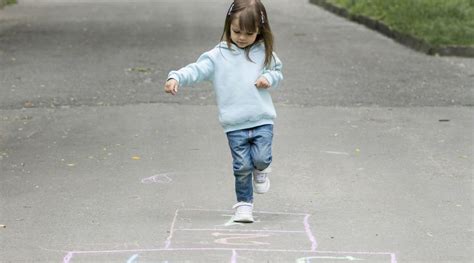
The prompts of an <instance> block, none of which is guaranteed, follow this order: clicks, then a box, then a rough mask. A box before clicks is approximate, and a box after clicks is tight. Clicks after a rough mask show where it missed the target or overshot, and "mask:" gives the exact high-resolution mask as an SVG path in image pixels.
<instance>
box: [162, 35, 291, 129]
mask: <svg viewBox="0 0 474 263" xmlns="http://www.w3.org/2000/svg"><path fill="white" fill-rule="evenodd" d="M249 56H250V59H251V60H252V61H253V62H252V61H249V60H248V59H247V56H246V55H245V50H244V49H241V48H238V47H237V46H236V45H234V44H232V46H231V48H228V47H227V43H226V42H221V43H219V44H218V45H217V46H216V47H215V48H213V49H212V50H210V51H208V52H205V53H204V54H202V55H201V56H200V57H199V59H198V60H197V61H196V62H195V63H191V64H189V65H187V66H185V67H183V68H181V69H180V70H177V71H171V72H170V73H169V74H168V79H170V78H172V79H176V80H177V81H178V82H179V85H180V86H190V85H193V84H195V83H197V82H200V81H204V80H209V81H212V83H213V85H214V89H215V92H216V97H217V106H218V108H219V122H220V123H221V125H222V127H223V128H224V131H225V132H230V131H235V130H241V129H248V128H252V127H257V126H260V125H264V124H273V119H275V118H276V112H275V107H274V106H273V102H272V98H271V96H270V93H269V89H262V88H257V87H255V82H256V81H257V79H258V78H259V77H260V76H263V77H265V78H266V79H267V80H268V82H269V83H270V85H271V86H272V88H275V87H277V86H278V85H279V83H280V81H281V80H282V79H283V75H282V73H281V69H282V64H281V62H280V60H279V59H278V57H277V56H276V54H275V53H273V59H272V63H271V66H270V68H266V67H265V68H264V67H263V63H264V60H265V46H264V45H263V43H257V44H255V45H254V46H252V47H251V49H250V53H249Z"/></svg>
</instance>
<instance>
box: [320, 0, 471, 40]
mask: <svg viewBox="0 0 474 263" xmlns="http://www.w3.org/2000/svg"><path fill="white" fill-rule="evenodd" d="M327 1H328V2H330V3H332V4H335V5H337V6H341V7H344V8H346V9H348V10H349V12H350V13H351V14H358V15H364V16H368V17H371V18H373V19H376V20H381V21H383V22H384V23H385V24H386V25H388V26H389V27H390V28H393V29H395V30H398V31H400V32H405V33H408V34H411V35H414V36H416V37H418V38H421V39H424V40H425V41H427V42H428V43H431V44H433V45H468V46H470V45H474V0H327Z"/></svg>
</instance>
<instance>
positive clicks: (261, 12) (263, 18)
mask: <svg viewBox="0 0 474 263" xmlns="http://www.w3.org/2000/svg"><path fill="white" fill-rule="evenodd" d="M260 15H261V16H260V17H261V18H262V25H263V24H265V15H264V14H263V11H260Z"/></svg>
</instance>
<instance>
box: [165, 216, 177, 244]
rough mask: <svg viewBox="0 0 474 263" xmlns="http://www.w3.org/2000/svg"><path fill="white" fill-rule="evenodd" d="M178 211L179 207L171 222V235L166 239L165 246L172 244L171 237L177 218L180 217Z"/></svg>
mask: <svg viewBox="0 0 474 263" xmlns="http://www.w3.org/2000/svg"><path fill="white" fill-rule="evenodd" d="M178 211H179V209H176V211H175V212H174V218H173V222H171V228H170V230H169V231H170V235H169V236H168V238H167V239H166V241H165V248H169V247H170V246H171V238H172V237H173V231H174V225H175V224H176V218H177V217H178Z"/></svg>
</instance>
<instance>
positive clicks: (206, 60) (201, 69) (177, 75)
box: [168, 52, 214, 86]
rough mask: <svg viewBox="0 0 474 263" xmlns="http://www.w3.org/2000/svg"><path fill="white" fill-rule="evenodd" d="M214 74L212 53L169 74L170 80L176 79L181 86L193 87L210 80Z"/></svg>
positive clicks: (207, 53)
mask: <svg viewBox="0 0 474 263" xmlns="http://www.w3.org/2000/svg"><path fill="white" fill-rule="evenodd" d="M213 72H214V63H213V62H212V59H211V56H210V52H206V53H204V54H202V55H201V56H200V57H199V58H198V60H197V61H196V62H195V63H191V64H189V65H187V66H185V67H183V68H181V69H179V70H173V71H171V72H170V73H169V74H168V79H175V80H177V81H178V82H179V85H180V86H191V85H193V84H196V83H198V82H201V81H204V80H210V79H211V76H212V73H213Z"/></svg>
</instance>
